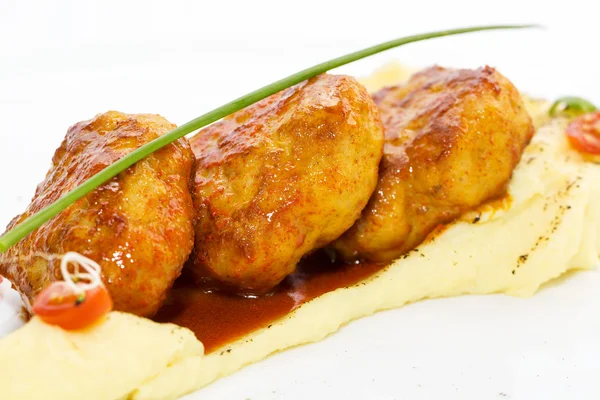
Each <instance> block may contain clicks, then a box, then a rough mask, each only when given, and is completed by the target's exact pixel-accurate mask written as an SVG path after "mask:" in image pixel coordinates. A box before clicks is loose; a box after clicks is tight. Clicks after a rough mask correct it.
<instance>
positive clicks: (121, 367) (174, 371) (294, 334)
mask: <svg viewBox="0 0 600 400" xmlns="http://www.w3.org/2000/svg"><path fill="white" fill-rule="evenodd" d="M409 73H410V71H409V70H406V69H403V68H401V67H399V66H397V65H391V66H387V67H385V68H383V69H382V70H381V71H379V72H378V73H376V74H374V75H373V76H371V77H370V78H368V79H365V80H364V83H365V85H366V86H367V87H368V88H369V89H370V90H376V89H378V88H379V87H381V86H382V85H385V84H390V83H395V82H398V81H401V80H403V79H405V78H406V77H407V76H408V74H409ZM527 105H528V108H529V110H530V113H531V114H532V116H533V117H534V120H535V122H536V124H537V126H539V125H542V124H543V126H541V127H539V129H538V131H537V133H536V135H535V136H534V138H533V140H532V143H531V144H530V145H529V146H528V147H527V149H526V150H525V153H524V154H523V157H522V160H521V162H520V164H519V165H518V166H517V168H516V169H515V172H514V175H513V178H512V180H511V183H510V186H509V193H510V198H511V201H510V207H508V208H507V209H499V210H492V209H490V210H488V211H475V212H472V213H470V214H469V215H466V216H464V218H461V220H460V221H457V222H455V223H453V224H451V225H450V226H449V227H448V228H447V229H446V230H445V231H444V232H443V233H442V234H440V235H438V236H436V237H435V238H434V239H433V240H430V241H426V243H424V244H422V245H421V246H420V247H419V248H418V251H413V252H410V253H409V254H408V255H407V256H405V257H402V258H401V259H399V260H397V261H396V262H394V263H392V264H391V265H390V266H388V267H387V268H385V269H384V270H382V271H380V272H379V273H377V274H376V275H374V276H372V277H370V278H368V279H367V280H365V281H364V282H363V283H367V284H366V285H363V284H359V285H356V286H353V287H349V288H341V289H338V290H335V291H333V292H330V293H327V294H325V295H323V296H320V297H318V298H316V299H314V300H312V301H310V302H308V303H305V304H303V305H302V306H301V307H299V308H298V309H296V310H295V311H293V312H292V313H290V314H289V315H288V316H286V317H284V318H282V319H281V320H279V321H277V322H275V323H274V324H273V325H272V326H271V327H270V329H262V330H259V331H256V332H254V333H252V334H249V335H247V336H246V337H244V338H243V339H241V340H239V341H237V342H235V343H232V344H230V345H228V346H226V347H225V348H224V349H223V350H231V351H215V352H213V353H211V354H209V355H206V356H202V345H201V344H200V343H199V342H198V341H197V340H196V339H195V338H194V337H193V334H192V333H191V332H190V331H188V330H186V329H183V328H176V327H174V326H173V325H169V324H167V325H161V324H157V323H153V322H151V321H149V320H146V319H141V318H137V317H133V316H131V315H127V314H122V313H111V314H110V316H109V317H108V318H107V320H106V321H105V322H104V323H101V324H98V325H97V326H95V327H94V328H91V329H88V330H87V331H83V332H65V331H62V330H60V329H58V328H55V327H50V326H47V325H45V324H43V323H42V322H40V321H39V320H38V319H35V318H34V319H33V320H32V321H31V322H29V323H28V324H26V325H25V326H24V327H23V328H20V329H19V330H17V331H16V332H14V333H12V334H11V335H10V336H8V337H6V338H4V339H2V340H1V341H0V365H5V366H6V365H10V366H11V367H10V368H8V373H6V372H4V371H3V373H2V374H0V388H2V390H3V393H2V394H3V398H4V399H17V398H18V399H28V398H32V399H33V398H44V399H54V398H56V399H81V398H86V399H121V398H125V399H138V400H141V399H175V398H177V397H179V396H181V395H183V394H185V393H188V392H191V391H194V390H197V389H199V388H201V387H203V386H205V385H207V384H208V383H210V382H212V381H214V380H215V379H217V378H219V377H221V376H224V375H228V374H231V373H232V372H234V371H236V370H238V369H240V368H241V367H243V366H244V365H247V364H250V363H253V362H256V361H259V360H261V359H263V358H265V357H267V356H268V355H269V354H272V353H274V352H276V351H279V350H283V349H286V348H289V347H292V346H296V345H299V344H303V343H310V342H315V341H318V340H321V339H323V338H324V337H325V336H327V335H329V334H330V333H332V332H335V331H336V330H337V329H338V328H339V327H340V326H341V325H343V324H345V323H347V322H349V321H351V320H353V319H356V318H360V317H363V316H366V315H370V314H373V313H374V312H376V311H379V310H384V309H389V308H395V307H401V306H403V305H404V304H407V303H410V302H414V301H418V300H421V299H425V298H434V297H447V296H457V295H462V294H471V293H473V294H485V293H506V294H509V295H514V296H531V295H532V294H534V293H535V292H536V291H537V290H538V288H539V287H540V285H542V284H543V283H545V282H547V281H549V280H552V279H554V278H556V277H558V276H560V275H561V274H563V273H565V272H567V271H569V270H574V269H590V268H593V267H594V266H595V265H596V264H597V262H598V254H599V250H600V237H599V236H598V233H597V232H598V226H599V225H600V209H599V207H600V188H599V187H598V186H599V185H598V184H596V182H599V181H600V179H599V178H600V168H599V167H598V166H596V165H594V164H592V163H585V162H583V160H582V159H581V157H580V156H579V155H578V154H577V153H576V152H574V151H572V150H571V149H570V148H569V147H568V144H567V142H566V139H565V137H564V128H565V126H566V121H565V120H561V119H555V120H552V121H550V120H549V119H548V118H547V117H546V111H547V103H544V102H536V101H529V100H528V101H527ZM484 209H485V208H484ZM3 370H7V369H6V368H3ZM7 390H8V392H7ZM7 393H8V395H7ZM6 396H8V397H6Z"/></svg>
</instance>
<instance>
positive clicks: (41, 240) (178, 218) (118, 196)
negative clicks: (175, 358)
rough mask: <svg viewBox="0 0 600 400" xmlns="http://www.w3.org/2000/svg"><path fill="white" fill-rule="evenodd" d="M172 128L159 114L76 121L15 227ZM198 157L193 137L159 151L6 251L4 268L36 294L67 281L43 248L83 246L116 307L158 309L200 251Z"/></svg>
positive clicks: (25, 292) (1, 259) (56, 250)
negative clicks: (195, 198)
mask: <svg viewBox="0 0 600 400" xmlns="http://www.w3.org/2000/svg"><path fill="white" fill-rule="evenodd" d="M174 127H175V126H174V125H173V124H171V123H169V122H168V121H167V120H165V119H164V118H162V117H160V116H158V115H128V114H122V113H119V112H115V111H110V112H107V113H105V114H102V115H98V116H97V117H95V118H94V119H92V120H90V121H84V122H80V123H78V124H76V125H74V126H73V127H71V128H70V129H69V131H68V132H67V135H66V138H65V140H64V141H63V143H62V145H61V147H60V148H59V149H58V150H56V153H55V154H54V158H53V160H52V167H51V168H50V170H49V172H48V174H47V176H46V179H45V180H44V181H43V182H42V183H41V184H40V185H39V186H38V187H37V190H36V193H35V196H34V198H33V200H32V202H31V204H30V205H29V206H28V208H27V210H26V211H25V212H24V213H23V214H22V215H20V216H19V217H17V218H15V219H14V220H13V221H12V222H11V223H10V224H9V226H8V228H9V229H10V228H12V227H13V226H15V225H17V224H18V223H19V222H21V221H23V220H24V219H25V218H27V217H28V216H30V215H32V214H33V213H35V212H37V211H39V210H41V209H42V208H44V207H45V206H47V205H49V204H51V203H52V202H54V201H55V200H57V199H58V198H59V197H60V196H62V195H63V194H65V193H66V192H68V191H69V190H71V189H74V188H75V187H76V186H78V185H79V184H81V183H82V182H84V181H85V180H86V179H87V178H89V177H91V176H92V175H94V174H95V173H97V172H99V171H101V170H102V169H103V168H104V167H106V166H108V165H109V164H111V163H113V162H114V161H116V160H118V159H120V158H122V157H123V156H125V155H126V154H128V153H130V152H131V151H133V150H135V149H136V148H138V147H140V146H141V145H143V144H145V143H147V142H149V141H151V140H153V139H155V138H157V137H159V136H160V135H163V134H164V133H166V132H168V131H170V130H172V129H173V128H174ZM192 165H193V154H192V152H191V149H190V146H189V144H188V142H187V141H186V140H185V139H181V140H178V141H177V142H175V143H174V144H171V145H169V146H167V147H165V148H163V149H161V150H159V151H157V152H155V153H154V154H152V155H150V156H148V157H147V158H145V159H144V160H142V161H140V162H138V163H137V164H136V165H134V166H132V167H130V168H129V169H127V170H126V171H125V172H123V173H121V174H120V175H118V176H117V177H115V178H113V179H112V180H110V181H109V182H107V183H106V184H104V185H102V186H101V187H99V188H98V189H96V190H94V191H93V192H92V193H90V194H88V195H87V196H85V197H84V198H82V199H80V200H79V201H77V202H75V203H74V204H73V205H71V206H70V207H68V208H67V209H66V210H64V211H63V212H62V213H60V214H59V215H58V216H56V217H55V218H53V219H52V220H50V221H49V222H47V223H46V224H44V225H43V226H42V227H41V228H39V229H37V230H36V231H34V232H33V233H32V234H31V235H29V236H27V237H26V238H25V239H23V240H22V241H21V242H19V243H18V244H17V245H16V246H15V247H13V248H12V249H10V250H9V251H8V252H7V253H5V254H3V255H0V273H1V274H2V275H4V276H6V277H7V278H8V279H10V280H11V281H12V282H13V283H14V284H15V286H16V288H17V290H19V292H20V293H21V294H22V296H23V297H25V298H26V299H28V300H30V301H31V300H32V299H33V298H34V297H35V295H36V294H37V293H38V292H39V291H40V290H41V289H43V288H44V287H46V286H47V285H48V284H49V283H50V282H52V281H54V280H57V279H62V278H61V276H60V269H59V268H58V267H59V261H57V260H54V261H47V260H46V259H45V258H43V257H41V256H40V255H39V254H54V255H56V254H64V253H66V252H68V251H76V252H79V253H81V254H83V255H85V256H87V257H89V258H91V259H93V260H96V261H97V262H98V263H99V264H100V265H101V267H102V275H103V280H104V282H105V284H106V286H107V287H108V289H109V291H110V293H111V295H112V298H113V300H114V303H115V308H116V309H117V310H121V311H127V312H131V313H134V314H138V315H144V316H149V315H152V314H153V313H154V312H156V310H157V309H158V307H159V306H160V305H161V304H162V302H163V300H164V298H165V296H166V292H167V290H168V289H169V288H170V286H171V285H172V283H173V281H174V279H175V278H176V277H177V276H178V275H179V274H180V272H181V268H182V266H183V263H184V262H185V261H186V259H187V258H188V256H189V254H190V252H191V250H192V246H193V226H192V222H193V212H194V211H193V205H192V200H191V196H190V193H189V187H188V186H189V180H190V175H191V170H192ZM15 259H17V260H18V261H16V260H15Z"/></svg>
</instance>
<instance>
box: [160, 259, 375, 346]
mask: <svg viewBox="0 0 600 400" xmlns="http://www.w3.org/2000/svg"><path fill="white" fill-rule="evenodd" d="M384 266H385V265H384V264H376V263H360V264H344V263H341V262H335V263H334V262H332V261H330V259H329V257H327V255H326V254H325V253H323V252H317V253H315V254H313V255H312V256H310V257H307V258H306V259H304V260H303V261H301V262H300V264H299V265H298V268H297V271H296V272H295V273H294V274H292V275H290V276H288V277H287V278H286V279H285V280H284V281H283V282H282V283H281V284H280V285H279V286H278V287H277V288H276V290H275V291H274V292H273V293H271V294H269V295H265V296H258V297H243V296H238V295H234V294H228V293H224V292H218V291H214V292H207V291H205V290H203V289H201V288H197V287H194V284H193V282H192V280H191V279H189V278H188V277H186V276H182V277H181V278H180V279H178V280H177V282H176V284H175V287H174V288H173V290H172V291H171V293H170V294H169V298H168V299H167V302H166V303H165V305H164V306H163V307H162V308H161V309H160V310H159V312H158V314H157V315H156V317H155V318H154V319H155V320H156V321H158V322H172V323H174V324H177V325H180V326H184V327H186V328H188V329H190V330H191V331H193V332H194V333H195V334H196V337H197V338H198V340H200V341H201V342H202V343H203V344H204V347H205V351H206V353H207V354H208V353H211V352H213V351H215V350H217V349H219V348H220V347H223V346H224V345H226V344H228V343H232V342H234V341H235V340H236V339H239V338H241V337H243V336H245V335H247V334H249V333H251V332H254V331H256V330H258V329H261V328H265V327H268V326H269V325H270V324H272V323H273V322H275V321H276V320H278V319H279V318H281V317H284V316H285V315H287V314H288V313H290V312H291V311H293V310H294V309H296V308H298V307H299V306H300V305H302V304H303V303H306V302H307V301H309V300H312V299H314V298H315V297H318V296H320V295H322V294H324V293H327V292H331V291H333V290H335V289H339V288H342V287H348V286H352V285H354V284H356V283H358V282H360V281H361V280H363V279H365V278H368V277H369V276H371V275H373V274H374V273H376V272H378V271H380V270H381V269H383V267H384Z"/></svg>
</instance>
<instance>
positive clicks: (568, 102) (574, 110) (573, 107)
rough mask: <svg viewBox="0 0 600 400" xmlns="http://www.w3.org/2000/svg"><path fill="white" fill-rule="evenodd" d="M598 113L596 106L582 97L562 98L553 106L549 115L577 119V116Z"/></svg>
mask: <svg viewBox="0 0 600 400" xmlns="http://www.w3.org/2000/svg"><path fill="white" fill-rule="evenodd" d="M593 111H596V106H595V105H594V104H592V103H591V102H590V101H589V100H586V99H583V98H581V97H574V96H566V97H561V98H559V99H558V100H556V101H555V102H554V104H552V107H550V110H549V111H548V114H550V116H551V117H557V116H561V115H562V116H565V117H575V116H577V115H581V114H586V113H589V112H593Z"/></svg>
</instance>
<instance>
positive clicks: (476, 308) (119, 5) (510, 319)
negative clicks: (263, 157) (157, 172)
mask: <svg viewBox="0 0 600 400" xmlns="http://www.w3.org/2000/svg"><path fill="white" fill-rule="evenodd" d="M532 22H533V23H539V24H542V25H545V26H546V29H544V30H533V31H517V32H497V33H480V34H472V35H469V36H462V37H454V38H445V39H441V40H436V41H432V42H427V43H418V44H412V45H409V46H407V47H404V48H400V49H395V50H392V51H389V52H387V53H384V54H382V55H379V56H376V57H373V58H371V59H368V60H365V61H361V62H358V63H355V64H353V65H352V66H349V67H346V68H343V69H342V70H341V72H345V73H350V74H358V75H365V74H368V73H370V72H371V71H372V70H373V69H375V68H376V67H378V66H380V65H381V64H383V63H385V62H387V61H390V60H400V61H402V62H404V63H407V64H412V65H416V66H426V65H429V64H433V63H438V64H441V65H447V66H461V67H477V66H480V65H483V64H489V65H492V66H495V67H497V68H498V69H499V70H500V71H501V72H502V73H503V74H505V75H506V76H508V77H509V78H510V79H511V80H512V81H513V82H514V83H515V84H516V85H517V86H518V87H519V88H520V89H521V90H523V91H525V92H528V93H531V94H533V95H536V96H545V97H549V98H553V97H556V96H559V95H565V94H572V95H581V96H587V97H588V98H590V99H591V100H593V101H595V102H596V103H600V81H599V80H598V62H597V58H598V57H597V53H598V40H597V38H598V28H597V26H598V12H597V10H596V7H595V6H594V2H593V1H588V2H583V1H539V2H538V1H535V2H534V1H530V2H528V1H524V0H521V1H514V0H505V1H502V2H498V1H495V2H486V1H456V0H455V1H434V0H429V1H414V2H406V1H400V0H396V1H388V2H385V1H376V0H363V1H350V0H347V1H343V2H327V1H324V0H321V1H314V0H304V1H299V2H289V1H282V0H280V1H270V2H267V1H249V0H248V1H243V2H239V3H238V2H226V1H220V2H219V1H195V2H193V1H187V2H178V1H164V2H158V1H145V2H133V1H108V0H104V1H98V2H83V1H76V0H73V1H51V2H42V1H16V0H8V1H7V0H0V51H1V53H0V117H1V118H0V122H1V124H0V171H1V179H2V181H1V186H0V225H5V224H6V223H7V222H8V221H9V220H10V218H11V217H13V216H14V215H15V214H17V213H18V212H20V211H22V209H23V208H24V207H25V206H26V205H27V202H28V200H29V198H30V197H31V195H32V194H33V191H34V188H35V184H37V183H38V182H39V181H40V180H42V179H43V176H44V174H45V171H46V169H47V167H48V165H49V163H50V159H51V157H52V154H53V152H54V149H55V148H56V147H57V146H58V145H59V144H60V141H61V140H62V137H63V136H64V133H65V132H66V129H67V128H68V127H69V126H70V125H72V124H73V123H75V122H77V121H80V120H84V119H89V118H91V117H93V116H94V115H95V114H97V113H101V112H104V111H107V110H109V109H116V110H119V111H124V112H129V113H137V112H150V113H160V114H162V115H163V116H165V117H166V118H167V119H169V120H170V121H172V122H174V123H177V124H181V123H184V122H186V121H187V120H189V119H191V118H193V117H196V116H198V115H200V114H202V113H204V112H205V111H208V110H210V109H212V108H214V107H216V106H218V105H221V104H222V103H224V102H226V101H228V100H231V99H232V98H234V97H237V96H239V95H242V94H244V93H245V92H247V91H250V90H252V89H255V88H257V87H259V86H262V85H264V84H266V83H269V82H271V81H273V80H275V79H278V78H281V77H283V76H286V75H288V74H290V73H293V72H295V71H297V70H299V69H301V68H304V67H307V66H310V65H312V64H315V63H317V62H320V61H324V60H326V59H329V58H332V57H334V56H338V55H341V54H344V53H347V52H349V51H353V50H357V49H360V48H362V47H366V46H369V45H372V44H375V43H378V42H381V41H384V40H389V39H392V38H395V37H399V36H404V35H408V34H415V33H421V32H425V31H429V30H439V29H443V28H452V27H459V26H468V25H482V24H490V23H532ZM599 288H600V278H599V277H598V275H597V274H596V273H595V272H589V273H585V274H579V275H577V276H575V277H573V278H570V279H567V280H565V281H564V282H562V283H561V284H560V285H557V286H554V287H552V288H548V289H544V290H543V291H542V292H541V293H540V294H539V295H538V296H536V297H534V298H533V299H531V300H520V299H513V298H508V297H503V296H487V297H469V298H466V297H465V298H456V299H445V300H434V301H427V302H422V303H419V304H415V305H412V306H409V307H405V308H404V309H400V310H394V311H391V312H385V313H380V314H377V315H376V316H374V317H371V318H365V319H363V320H361V321H358V322H355V323H352V324H350V325H349V326H347V327H345V328H344V329H342V330H341V331H340V332H339V333H337V334H335V335H333V336H331V337H330V338H328V339H327V340H325V341H323V342H321V343H318V344H315V345H310V346H303V347H300V348H295V349H292V350H290V351H287V352H285V353H283V354H279V355H276V356H274V357H271V358H269V359H268V360H267V361H265V362H261V363H258V364H256V365H253V366H251V367H249V368H246V369H245V370H243V371H242V372H240V373H238V374H236V375H234V376H232V377H230V378H226V379H223V380H221V381H219V382H218V383H216V384H214V385H211V386H210V387H208V388H207V389H205V390H203V391H201V392H200V393H198V394H197V395H196V396H197V397H193V398H197V399H213V398H226V399H246V398H250V399H303V398H347V399H429V398H432V399H445V400H448V399H477V400H479V399H504V398H511V399H538V398H540V399H542V398H543V399H571V398H573V399H592V398H598V397H599V394H600V388H599V387H598V385H597V383H596V379H597V377H598V371H599V370H600V369H599V362H600V361H599V360H600V341H599V339H598V335H599V334H600V323H599V322H598V321H599V320H600V296H596V292H597V291H598V289H599ZM1 315H2V314H1V313H0V316H1ZM4 318H6V316H4ZM2 324H4V328H6V327H7V326H8V325H7V324H8V322H6V321H5V322H3V320H2V317H0V331H1V330H2ZM24 379H27V378H26V377H24Z"/></svg>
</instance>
